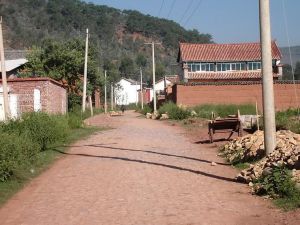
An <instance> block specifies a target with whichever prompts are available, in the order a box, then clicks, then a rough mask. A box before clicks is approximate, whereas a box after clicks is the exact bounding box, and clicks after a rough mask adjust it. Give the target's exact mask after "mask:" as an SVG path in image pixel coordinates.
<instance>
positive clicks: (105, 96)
mask: <svg viewBox="0 0 300 225" xmlns="http://www.w3.org/2000/svg"><path fill="white" fill-rule="evenodd" d="M106 92H107V90H106V70H105V71H104V112H105V113H107V93H106Z"/></svg>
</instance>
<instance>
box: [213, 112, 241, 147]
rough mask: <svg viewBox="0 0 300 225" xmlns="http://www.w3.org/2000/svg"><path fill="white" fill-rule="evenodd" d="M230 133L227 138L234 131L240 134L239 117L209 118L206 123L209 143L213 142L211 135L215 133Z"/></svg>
mask: <svg viewBox="0 0 300 225" xmlns="http://www.w3.org/2000/svg"><path fill="white" fill-rule="evenodd" d="M228 132H230V135H229V137H228V138H227V139H230V138H231V136H232V135H233V133H234V132H237V133H238V136H239V137H240V136H242V126H241V121H240V119H239V118H238V117H237V118H224V119H216V120H211V121H209V123H208V134H209V140H210V143H213V141H214V140H213V135H214V134H215V133H228Z"/></svg>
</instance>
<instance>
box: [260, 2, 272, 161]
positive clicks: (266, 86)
mask: <svg viewBox="0 0 300 225" xmlns="http://www.w3.org/2000/svg"><path fill="white" fill-rule="evenodd" d="M259 18H260V41H261V58H262V79H263V115H264V143H265V149H266V154H267V155H268V154H270V153H271V152H273V150H274V149H275V145H276V133H275V132H276V127H275V107H274V87H273V72H272V50H271V28H270V26H271V25H270V1H269V0H259Z"/></svg>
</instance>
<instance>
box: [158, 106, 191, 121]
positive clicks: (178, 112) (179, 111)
mask: <svg viewBox="0 0 300 225" xmlns="http://www.w3.org/2000/svg"><path fill="white" fill-rule="evenodd" d="M158 113H159V114H160V115H161V114H164V113H167V114H168V115H169V118H170V119H173V120H183V119H186V118H188V117H189V116H190V115H191V113H190V111H189V110H187V109H184V108H180V107H178V106H177V105H176V104H174V103H173V102H167V103H165V104H163V105H162V106H161V107H160V108H159V109H158Z"/></svg>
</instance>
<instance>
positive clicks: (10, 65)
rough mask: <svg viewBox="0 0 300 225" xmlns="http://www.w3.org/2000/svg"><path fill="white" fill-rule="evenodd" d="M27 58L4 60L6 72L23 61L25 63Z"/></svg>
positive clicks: (20, 64) (22, 63)
mask: <svg viewBox="0 0 300 225" xmlns="http://www.w3.org/2000/svg"><path fill="white" fill-rule="evenodd" d="M27 62H28V61H27V59H12V60H5V69H6V72H9V71H12V70H14V69H16V68H18V67H20V66H22V65H24V64H25V63H27ZM0 72H1V63H0Z"/></svg>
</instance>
